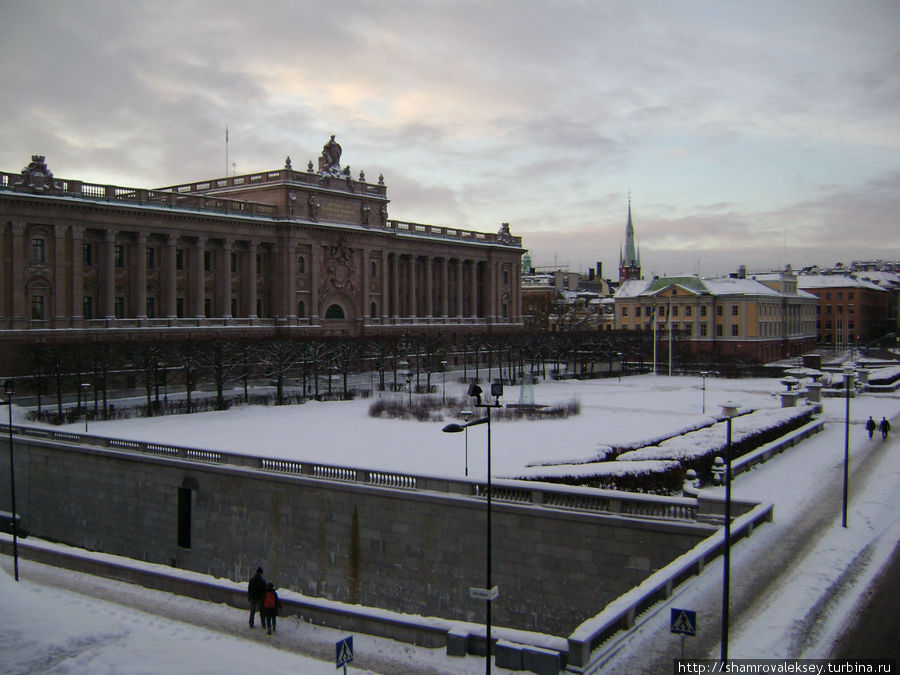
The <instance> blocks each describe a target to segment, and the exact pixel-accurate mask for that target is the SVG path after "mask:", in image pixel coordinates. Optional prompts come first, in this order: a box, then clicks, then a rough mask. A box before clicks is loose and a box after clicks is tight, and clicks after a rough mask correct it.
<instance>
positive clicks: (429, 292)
mask: <svg viewBox="0 0 900 675" xmlns="http://www.w3.org/2000/svg"><path fill="white" fill-rule="evenodd" d="M425 316H427V317H428V318H429V319H430V318H431V317H433V316H434V259H433V258H432V257H431V255H430V254H429V255H428V256H427V257H426V258H425Z"/></svg>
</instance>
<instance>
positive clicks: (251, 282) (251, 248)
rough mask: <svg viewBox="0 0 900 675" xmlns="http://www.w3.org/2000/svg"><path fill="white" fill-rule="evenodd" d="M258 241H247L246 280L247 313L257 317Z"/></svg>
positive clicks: (252, 317)
mask: <svg viewBox="0 0 900 675" xmlns="http://www.w3.org/2000/svg"><path fill="white" fill-rule="evenodd" d="M257 246H258V243H257V242H255V241H249V242H247V263H246V265H245V270H246V273H245V276H244V282H245V284H244V285H245V286H246V287H247V297H246V298H245V302H246V305H245V308H246V315H247V317H248V318H251V319H255V318H257V316H256V283H257V278H256V251H257Z"/></svg>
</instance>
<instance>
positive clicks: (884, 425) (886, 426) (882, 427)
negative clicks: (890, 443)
mask: <svg viewBox="0 0 900 675" xmlns="http://www.w3.org/2000/svg"><path fill="white" fill-rule="evenodd" d="M878 429H879V431H881V440H883V441H886V440H887V435H888V432H889V431H890V430H891V423H890V422H888V421H887V418H885V417H882V418H881V424H879V425H878Z"/></svg>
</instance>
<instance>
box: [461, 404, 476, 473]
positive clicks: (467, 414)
mask: <svg viewBox="0 0 900 675" xmlns="http://www.w3.org/2000/svg"><path fill="white" fill-rule="evenodd" d="M459 414H460V415H461V416H462V418H463V420H464V421H466V422H468V421H469V418H470V417H472V415H474V414H475V413H474V412H472V411H471V410H460V411H459ZM463 427H465V429H466V477H467V478H468V476H469V427H468V425H467V424H463Z"/></svg>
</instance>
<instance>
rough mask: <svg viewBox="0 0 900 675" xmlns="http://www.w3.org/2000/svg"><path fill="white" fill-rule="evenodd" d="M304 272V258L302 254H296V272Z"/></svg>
mask: <svg viewBox="0 0 900 675" xmlns="http://www.w3.org/2000/svg"><path fill="white" fill-rule="evenodd" d="M305 273H306V260H304V259H303V256H302V255H300V256H297V274H305Z"/></svg>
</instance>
